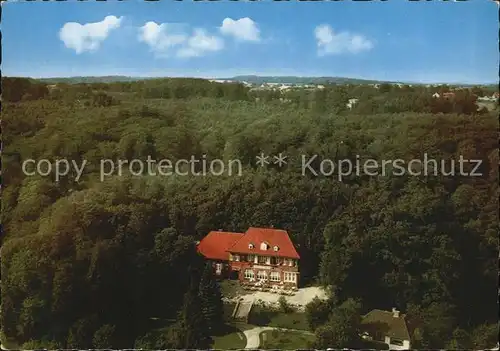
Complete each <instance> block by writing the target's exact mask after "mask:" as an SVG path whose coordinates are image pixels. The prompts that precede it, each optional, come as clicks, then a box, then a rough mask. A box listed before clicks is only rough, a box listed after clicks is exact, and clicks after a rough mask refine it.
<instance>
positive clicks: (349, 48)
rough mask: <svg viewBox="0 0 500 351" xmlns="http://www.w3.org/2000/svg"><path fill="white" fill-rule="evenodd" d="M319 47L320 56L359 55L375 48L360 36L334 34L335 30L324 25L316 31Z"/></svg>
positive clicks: (344, 33) (347, 33) (346, 33)
mask: <svg viewBox="0 0 500 351" xmlns="http://www.w3.org/2000/svg"><path fill="white" fill-rule="evenodd" d="M314 35H315V36H316V41H317V45H318V55H320V56H324V55H337V54H344V53H351V54H357V53H360V52H362V51H368V50H371V49H372V48H373V43H372V42H371V41H370V40H369V39H367V38H365V37H364V36H362V35H359V34H353V33H349V32H339V33H334V31H333V29H332V28H331V27H330V26H329V25H327V24H323V25H320V26H317V27H316V29H315V30H314Z"/></svg>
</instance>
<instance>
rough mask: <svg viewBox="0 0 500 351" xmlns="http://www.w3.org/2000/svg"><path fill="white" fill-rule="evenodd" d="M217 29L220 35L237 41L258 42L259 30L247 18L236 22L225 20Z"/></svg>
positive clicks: (229, 19)
mask: <svg viewBox="0 0 500 351" xmlns="http://www.w3.org/2000/svg"><path fill="white" fill-rule="evenodd" d="M219 29H220V31H221V33H222V34H225V35H229V36H233V37H235V38H236V39H239V40H245V41H260V30H259V28H258V27H257V24H256V23H255V22H254V21H253V20H252V19H250V18H248V17H245V18H240V19H238V20H233V19H232V18H225V19H224V21H222V26H221V27H220V28H219Z"/></svg>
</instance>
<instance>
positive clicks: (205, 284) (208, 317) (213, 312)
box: [199, 263, 223, 331]
mask: <svg viewBox="0 0 500 351" xmlns="http://www.w3.org/2000/svg"><path fill="white" fill-rule="evenodd" d="M199 297H200V301H201V312H202V314H203V317H204V318H205V322H206V323H207V326H208V328H209V330H210V331H213V330H218V329H219V328H220V327H221V326H222V324H223V317H222V316H223V306H222V294H221V291H220V287H219V284H218V283H217V281H216V279H215V275H214V271H213V267H212V265H211V264H210V263H207V264H205V267H204V270H203V273H202V276H201V280H200V289H199Z"/></svg>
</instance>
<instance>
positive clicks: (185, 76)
mask: <svg viewBox="0 0 500 351" xmlns="http://www.w3.org/2000/svg"><path fill="white" fill-rule="evenodd" d="M242 76H247V77H257V78H316V79H317V78H325V79H327V78H336V79H351V80H362V81H376V82H382V83H394V84H398V83H399V84H440V85H444V84H446V85H498V82H497V81H491V82H457V81H455V82H450V81H416V80H404V79H402V80H385V79H377V78H360V77H349V76H333V75H313V74H311V75H293V74H279V75H272V74H263V75H259V74H236V75H232V76H230V77H228V76H224V77H222V76H208V75H207V76H205V75H203V76H202V75H165V76H162V75H154V74H153V75H142V74H138V75H134V74H132V75H127V74H109V75H81V76H78V75H71V76H65V75H63V76H36V77H35V76H21V75H2V77H4V78H7V77H15V78H28V79H36V80H43V79H71V78H106V77H124V78H133V79H134V78H135V79H161V78H198V79H206V80H210V79H214V80H215V79H218V80H224V79H226V80H230V79H233V78H236V77H242Z"/></svg>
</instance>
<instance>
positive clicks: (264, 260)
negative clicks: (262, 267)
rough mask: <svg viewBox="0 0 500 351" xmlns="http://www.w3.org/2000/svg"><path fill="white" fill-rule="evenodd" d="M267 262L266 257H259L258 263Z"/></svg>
mask: <svg viewBox="0 0 500 351" xmlns="http://www.w3.org/2000/svg"><path fill="white" fill-rule="evenodd" d="M266 262H267V257H266V256H259V263H263V264H265V263H266Z"/></svg>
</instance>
